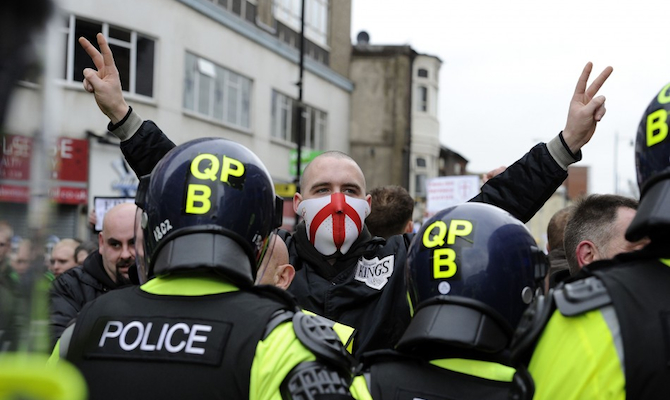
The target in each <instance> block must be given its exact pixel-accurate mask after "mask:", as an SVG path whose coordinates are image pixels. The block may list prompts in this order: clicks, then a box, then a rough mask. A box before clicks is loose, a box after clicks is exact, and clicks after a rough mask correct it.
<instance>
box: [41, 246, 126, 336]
mask: <svg viewBox="0 0 670 400" xmlns="http://www.w3.org/2000/svg"><path fill="white" fill-rule="evenodd" d="M121 286H124V284H121V285H119V284H117V283H116V282H114V281H112V279H111V278H110V277H109V275H108V274H107V272H106V271H105V267H104V266H103V264H102V256H101V255H100V253H99V252H97V251H96V252H93V253H92V254H90V255H89V256H88V257H87V258H86V259H85V260H84V263H83V265H80V266H77V267H74V268H72V269H70V270H68V271H66V272H65V273H63V274H62V275H61V276H59V277H58V278H57V279H56V280H54V281H53V283H52V286H51V290H50V293H49V297H50V301H51V316H50V325H51V335H52V337H51V338H52V341H53V344H54V345H55V343H56V340H58V338H60V336H61V335H62V334H63V331H64V330H65V328H67V326H68V325H69V324H70V322H71V321H72V320H73V319H74V318H75V317H76V316H77V314H78V313H79V311H81V309H82V308H83V307H84V304H86V303H88V302H89V301H91V300H93V299H95V298H96V297H98V296H100V295H102V294H105V293H107V292H108V291H110V290H114V289H117V288H118V287H121Z"/></svg>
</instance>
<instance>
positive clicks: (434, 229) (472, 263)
mask: <svg viewBox="0 0 670 400" xmlns="http://www.w3.org/2000/svg"><path fill="white" fill-rule="evenodd" d="M546 269H547V261H546V257H545V255H544V253H542V251H541V250H540V249H539V248H538V247H537V244H536V242H535V239H533V237H532V235H531V234H530V232H529V231H528V229H527V228H526V226H525V225H523V224H522V223H521V222H520V221H519V220H517V219H516V218H514V217H512V216H511V215H510V214H509V213H507V212H506V211H503V210H501V209H499V208H497V207H494V206H491V205H488V204H483V203H465V204H460V205H457V206H453V207H450V208H447V209H444V210H442V211H440V212H438V213H437V214H436V215H434V216H433V217H432V218H430V219H429V220H428V221H426V222H425V223H424V224H423V226H422V227H421V229H420V230H419V232H418V233H417V234H416V236H415V237H414V239H413V241H412V243H411V245H410V248H409V254H408V258H407V270H406V274H407V275H406V278H407V283H408V285H407V286H408V290H409V299H410V303H411V307H412V310H417V309H420V308H421V307H422V305H432V304H435V302H436V301H437V302H445V303H452V304H453V303H458V304H461V305H465V306H467V307H475V308H477V309H479V310H480V311H482V312H483V313H484V314H488V315H489V316H491V317H493V318H494V319H495V320H496V321H497V322H498V323H499V324H500V325H501V326H502V327H503V328H504V331H505V332H506V333H507V334H509V335H511V332H512V330H513V329H514V328H516V326H517V324H518V322H519V320H520V318H521V314H522V313H523V312H524V310H525V309H526V307H527V306H528V304H529V303H530V302H531V301H532V299H533V297H534V295H535V292H536V289H537V288H538V287H539V284H540V282H541V280H542V278H543V277H544V274H545V273H546ZM454 323H455V324H458V321H454Z"/></svg>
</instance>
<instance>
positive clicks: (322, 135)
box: [271, 90, 328, 150]
mask: <svg viewBox="0 0 670 400" xmlns="http://www.w3.org/2000/svg"><path fill="white" fill-rule="evenodd" d="M296 107H297V101H295V100H293V99H292V98H290V97H288V96H286V95H284V94H282V93H279V92H277V91H274V90H273V91H272V127H271V134H272V137H273V138H275V139H279V140H283V141H286V142H291V143H296V144H297V143H298V136H297V132H296V125H295V122H296V121H295V120H296V118H295V117H296V114H297V110H296ZM304 107H305V108H304V110H303V113H302V117H303V123H304V124H303V127H304V132H305V134H304V136H303V143H302V145H303V146H305V147H307V148H310V149H312V150H324V149H325V148H326V129H327V126H328V114H327V113H326V112H324V111H321V110H318V109H316V108H314V107H310V106H308V105H305V106H304Z"/></svg>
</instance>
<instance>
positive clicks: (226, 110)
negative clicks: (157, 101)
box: [184, 53, 251, 129]
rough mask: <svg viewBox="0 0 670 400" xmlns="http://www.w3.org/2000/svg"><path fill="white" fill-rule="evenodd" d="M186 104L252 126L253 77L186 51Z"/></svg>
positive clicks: (214, 116) (229, 121)
mask: <svg viewBox="0 0 670 400" xmlns="http://www.w3.org/2000/svg"><path fill="white" fill-rule="evenodd" d="M185 75H186V76H185V82H184V108H185V109H187V110H191V111H194V112H196V113H198V114H200V115H203V116H206V117H209V118H212V119H214V120H216V121H221V122H224V123H226V124H230V125H233V126H236V127H240V128H245V129H249V128H250V120H251V118H250V113H251V80H250V79H249V78H246V77H244V76H242V75H239V74H237V73H235V72H233V71H230V70H227V69H225V68H223V67H221V66H219V65H216V64H214V63H213V62H211V61H209V60H206V59H204V58H200V57H198V56H195V55H193V54H191V53H186V68H185Z"/></svg>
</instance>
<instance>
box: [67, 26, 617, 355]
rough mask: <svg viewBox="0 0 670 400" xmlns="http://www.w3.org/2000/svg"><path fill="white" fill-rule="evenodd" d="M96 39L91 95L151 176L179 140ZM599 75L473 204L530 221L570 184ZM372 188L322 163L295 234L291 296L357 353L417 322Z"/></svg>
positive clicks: (598, 111)
mask: <svg viewBox="0 0 670 400" xmlns="http://www.w3.org/2000/svg"><path fill="white" fill-rule="evenodd" d="M97 41H98V44H99V46H100V52H99V51H98V50H97V49H95V47H93V45H91V43H90V42H88V40H86V39H85V38H80V44H81V45H82V46H83V47H84V49H85V50H86V52H87V53H88V54H89V56H91V58H92V60H93V62H94V64H95V67H96V70H94V69H90V68H87V69H85V70H84V72H83V73H84V76H85V78H84V82H83V85H84V88H85V89H86V90H87V91H89V92H91V93H94V95H95V100H96V102H97V104H98V106H99V108H100V110H101V111H102V112H103V113H104V114H105V115H107V116H108V117H109V118H110V124H109V126H108V129H109V130H110V131H111V132H112V133H113V134H114V135H116V136H117V137H118V138H120V139H121V145H120V146H121V150H122V151H123V153H124V156H125V157H126V160H127V161H128V162H129V165H130V166H131V167H132V168H133V170H134V171H135V172H136V174H137V175H138V176H141V175H145V174H148V173H150V172H151V170H152V169H153V167H154V165H156V163H157V162H158V160H160V158H161V157H162V156H163V155H164V154H165V153H167V152H168V151H169V150H170V149H172V148H173V147H174V143H172V142H171V141H170V140H169V139H168V138H167V137H166V136H165V135H164V134H163V132H161V131H160V129H158V127H157V126H156V125H155V124H154V123H153V122H151V121H143V120H142V119H141V118H140V117H139V116H138V115H137V113H136V112H134V111H133V110H132V108H131V107H129V106H128V104H127V103H126V102H125V100H124V98H123V93H122V89H121V84H120V80H119V74H118V70H117V69H116V66H115V64H114V58H113V55H112V52H111V50H110V48H109V45H108V44H107V41H106V40H105V38H104V37H103V36H102V34H98V35H97ZM591 69H592V64H591V63H588V64H587V65H586V67H585V68H584V70H583V72H582V74H581V76H580V78H579V80H578V83H577V86H576V89H575V93H574V96H573V98H572V100H571V102H570V108H569V113H568V119H567V123H566V126H565V129H564V130H563V131H562V132H561V133H560V134H559V135H558V136H557V137H556V138H554V139H553V140H551V141H550V142H549V143H548V144H546V145H545V144H544V143H542V144H538V145H536V146H535V147H533V148H532V149H531V151H530V152H529V153H528V154H526V155H525V156H524V157H522V158H521V159H520V160H519V161H517V162H516V163H514V164H513V165H511V166H510V167H509V168H507V169H506V170H505V171H504V172H502V173H501V174H500V175H498V176H496V177H494V178H492V179H490V180H489V181H488V182H487V183H486V184H485V185H484V187H483V188H482V193H481V194H480V195H478V196H477V197H476V198H474V199H473V201H479V202H485V203H489V204H494V205H497V206H499V207H501V208H503V209H505V210H507V211H508V212H510V213H511V214H512V215H513V216H515V217H517V218H519V219H520V220H522V221H528V220H529V219H530V218H531V217H532V216H533V215H534V214H535V213H536V212H537V210H538V209H539V208H540V207H541V206H542V205H543V204H544V202H545V201H546V200H547V199H548V198H549V196H551V194H552V193H553V192H554V191H555V190H556V188H557V187H558V186H559V185H560V184H561V183H562V182H563V180H564V179H565V178H566V177H567V172H566V171H567V166H568V164H570V163H573V162H576V161H578V160H579V159H581V151H580V149H581V147H582V146H583V145H584V144H586V143H587V142H588V141H589V140H590V139H591V137H592V135H593V133H594V132H595V128H596V124H597V122H598V121H599V120H600V119H601V118H602V117H603V115H604V114H605V108H604V102H605V98H604V97H603V96H598V97H595V96H596V94H597V92H598V90H599V89H600V87H601V86H602V84H603V83H604V82H605V80H606V79H607V78H608V77H609V75H610V73H611V72H612V68H611V67H608V68H606V69H605V70H604V71H603V72H602V73H601V74H600V75H599V76H598V77H597V78H596V79H595V80H594V82H593V83H592V84H591V85H590V86H588V88H587V81H588V77H589V75H590V73H591ZM366 190H367V189H366V184H365V177H364V176H363V173H362V171H361V169H360V167H359V166H358V165H357V164H356V162H355V161H354V160H352V159H351V158H350V157H349V156H347V155H345V154H343V153H339V152H326V153H324V154H322V155H320V156H318V157H316V158H315V159H314V160H313V161H312V162H311V163H310V164H309V165H308V166H307V168H306V169H305V172H304V175H303V176H302V178H301V190H300V192H299V193H296V194H295V196H294V200H293V205H294V210H295V211H296V213H298V214H299V215H302V216H303V217H304V218H305V223H303V224H301V225H299V226H298V229H297V232H296V233H295V234H294V235H292V236H289V237H287V244H288V248H289V254H290V256H291V264H292V265H293V266H294V267H295V268H296V270H297V271H296V279H295V280H294V282H293V284H292V285H291V286H290V288H289V291H290V292H291V293H293V294H294V295H295V296H296V297H297V299H298V303H299V304H300V305H301V306H302V307H304V308H305V309H307V310H310V311H313V312H315V313H317V314H319V315H323V316H325V317H326V318H330V319H333V320H335V321H338V322H341V323H344V324H347V325H350V326H353V327H355V328H357V329H358V335H357V338H356V342H355V343H356V347H357V348H356V353H357V354H360V352H362V351H364V350H370V349H376V348H388V347H391V346H392V345H393V344H395V342H396V340H397V339H398V337H399V335H400V334H401V333H402V332H403V331H404V329H405V327H406V326H407V323H408V322H409V310H408V305H407V301H406V288H405V286H404V281H403V277H404V273H403V269H404V265H405V256H406V252H407V243H408V242H407V240H406V238H404V237H403V236H401V235H398V236H393V237H391V238H389V240H387V241H386V242H384V241H380V240H379V239H375V238H373V237H372V235H370V233H369V231H368V229H367V228H366V227H365V225H364V219H365V217H366V215H367V214H369V206H370V196H369V195H367V194H366ZM303 203H304V204H303ZM319 212H321V214H320V217H319V218H317V219H316V220H315V218H314V217H315V216H316V215H317V214H318V213H319ZM345 214H346V216H345ZM324 221H329V222H326V223H331V224H337V225H336V226H337V227H338V229H333V230H332V232H333V233H332V234H330V235H328V234H327V232H328V230H327V229H321V230H319V227H322V228H325V225H324V224H323V222H324Z"/></svg>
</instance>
